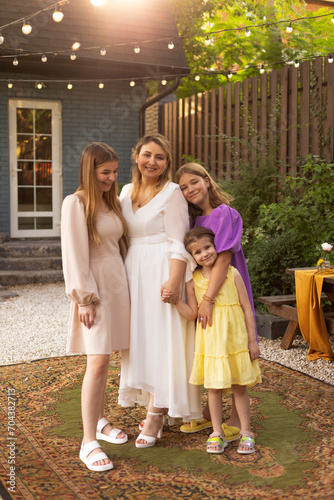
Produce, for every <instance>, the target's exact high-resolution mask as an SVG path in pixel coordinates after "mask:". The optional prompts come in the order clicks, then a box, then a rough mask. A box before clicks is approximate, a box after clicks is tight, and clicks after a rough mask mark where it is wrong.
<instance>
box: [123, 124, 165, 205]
mask: <svg viewBox="0 0 334 500" xmlns="http://www.w3.org/2000/svg"><path fill="white" fill-rule="evenodd" d="M150 142H155V144H157V145H158V146H160V147H161V149H162V150H163V152H164V153H165V155H166V161H167V168H166V169H165V170H164V172H163V173H162V174H161V175H160V177H159V179H158V181H157V184H156V186H155V188H154V189H153V192H152V195H153V196H155V195H156V194H157V193H159V191H161V190H162V188H163V187H164V186H165V184H166V183H167V182H170V181H171V180H172V148H171V145H170V143H169V141H168V140H167V139H166V137H164V136H163V135H161V134H150V135H145V136H144V137H142V138H141V139H140V140H139V141H138V143H137V145H136V146H135V147H134V148H133V150H132V156H131V159H132V169H131V171H132V183H133V188H132V191H131V200H132V201H137V196H138V192H139V189H140V185H141V173H140V171H139V168H138V164H137V161H136V157H137V156H138V155H139V153H140V151H141V149H142V147H143V146H145V145H146V144H149V143H150Z"/></svg>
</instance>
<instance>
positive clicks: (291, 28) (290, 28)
mask: <svg viewBox="0 0 334 500" xmlns="http://www.w3.org/2000/svg"><path fill="white" fill-rule="evenodd" d="M286 31H287V33H292V31H293V27H292V24H291V23H290V24H289V26H287V27H286Z"/></svg>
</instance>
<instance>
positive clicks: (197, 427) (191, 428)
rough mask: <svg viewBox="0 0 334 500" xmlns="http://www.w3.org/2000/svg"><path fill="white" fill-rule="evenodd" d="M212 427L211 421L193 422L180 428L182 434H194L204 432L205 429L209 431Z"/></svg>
mask: <svg viewBox="0 0 334 500" xmlns="http://www.w3.org/2000/svg"><path fill="white" fill-rule="evenodd" d="M210 427H212V422H211V420H206V419H205V418H203V420H191V422H187V423H185V424H183V425H181V427H180V431H181V432H185V433H186V434H192V433H194V432H199V431H203V430H204V429H209V428H210Z"/></svg>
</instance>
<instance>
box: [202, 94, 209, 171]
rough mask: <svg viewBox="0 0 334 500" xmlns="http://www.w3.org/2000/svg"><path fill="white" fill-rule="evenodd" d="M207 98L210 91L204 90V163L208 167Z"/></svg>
mask: <svg viewBox="0 0 334 500" xmlns="http://www.w3.org/2000/svg"><path fill="white" fill-rule="evenodd" d="M209 98H210V92H209V91H207V92H204V140H203V142H204V157H203V160H204V165H205V166H206V167H210V165H209V141H210V138H209V133H210V132H209Z"/></svg>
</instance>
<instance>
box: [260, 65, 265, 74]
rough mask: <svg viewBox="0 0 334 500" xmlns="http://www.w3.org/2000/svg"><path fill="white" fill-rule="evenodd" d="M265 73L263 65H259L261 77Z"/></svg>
mask: <svg viewBox="0 0 334 500" xmlns="http://www.w3.org/2000/svg"><path fill="white" fill-rule="evenodd" d="M265 72H266V70H265V69H264V65H263V64H261V68H260V73H261V75H263V73H265Z"/></svg>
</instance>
